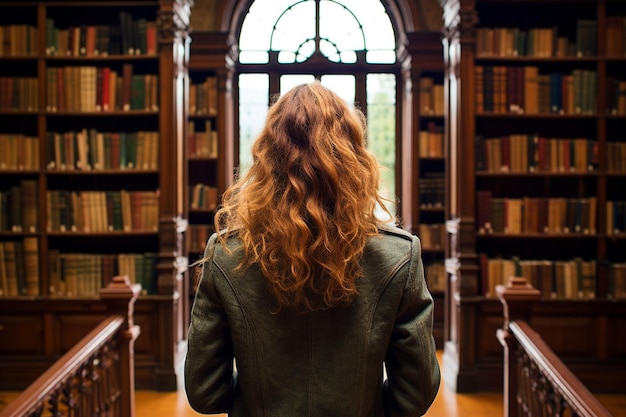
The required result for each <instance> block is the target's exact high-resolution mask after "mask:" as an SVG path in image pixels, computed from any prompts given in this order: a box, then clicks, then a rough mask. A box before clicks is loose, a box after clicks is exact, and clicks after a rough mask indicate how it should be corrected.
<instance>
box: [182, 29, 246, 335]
mask: <svg viewBox="0 0 626 417" xmlns="http://www.w3.org/2000/svg"><path fill="white" fill-rule="evenodd" d="M229 51H230V48H229V43H228V39H227V37H226V36H225V35H224V34H223V33H216V32H194V33H192V42H191V51H190V58H189V86H190V88H189V97H188V103H189V122H188V124H187V131H186V137H187V141H186V142H185V143H186V161H187V171H186V179H185V181H184V183H185V184H186V198H185V202H186V207H187V215H188V219H189V228H188V231H187V233H186V236H185V251H186V253H187V256H188V258H189V260H190V262H193V261H195V260H197V259H199V258H200V257H201V256H202V254H203V252H204V247H205V244H206V242H207V240H208V238H209V236H210V234H211V233H212V232H213V231H214V226H213V220H214V217H213V215H214V214H215V209H216V208H217V206H218V205H219V198H220V196H221V195H222V193H223V192H224V191H225V190H226V188H227V187H228V185H230V184H231V183H232V180H233V178H234V159H233V155H234V153H233V152H234V147H235V141H234V138H233V132H234V121H233V112H232V108H233V97H232V87H231V85H230V83H231V81H230V80H232V74H231V72H232V70H231V65H230V63H229ZM196 273H197V271H190V273H189V276H188V277H187V279H186V280H185V282H186V285H187V287H188V289H189V291H188V294H189V298H188V303H189V304H188V305H187V308H186V309H185V311H186V312H189V310H190V308H191V303H192V301H193V297H194V293H195V291H194V288H195V285H196V280H197V275H196ZM186 322H187V323H188V318H187V320H186Z"/></svg>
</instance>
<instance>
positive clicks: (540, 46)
mask: <svg viewBox="0 0 626 417" xmlns="http://www.w3.org/2000/svg"><path fill="white" fill-rule="evenodd" d="M597 26H598V22H597V21H596V20H592V19H578V20H577V21H576V33H575V38H574V39H573V40H572V39H570V38H568V37H567V36H563V35H561V34H560V33H559V28H558V27H551V28H531V29H528V30H525V29H521V28H519V27H495V28H486V27H484V28H478V29H476V56H477V57H515V56H533V57H566V56H577V57H581V56H595V55H596V54H597V45H596V43H597V41H596V39H597ZM608 44H609V40H608V39H607V46H608Z"/></svg>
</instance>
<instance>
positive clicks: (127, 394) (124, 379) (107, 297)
mask: <svg viewBox="0 0 626 417" xmlns="http://www.w3.org/2000/svg"><path fill="white" fill-rule="evenodd" d="M140 293H141V285H139V284H132V283H131V282H130V279H129V278H128V277H127V276H117V277H114V278H113V280H112V281H111V283H109V285H107V286H106V287H104V288H102V289H101V290H100V299H101V300H102V301H103V302H104V303H105V304H106V307H107V311H108V312H110V313H111V314H119V315H121V316H122V317H124V319H125V328H124V330H123V332H122V338H121V339H122V340H120V368H121V373H120V390H121V398H120V407H121V410H120V411H121V415H122V416H127V417H134V415H135V355H134V352H135V348H134V344H135V340H136V339H137V337H138V336H139V332H140V329H139V326H137V325H135V323H134V322H133V311H134V304H135V300H136V299H137V297H139V294H140Z"/></svg>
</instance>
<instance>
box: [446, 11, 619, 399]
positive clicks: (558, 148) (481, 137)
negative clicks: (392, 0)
mask: <svg viewBox="0 0 626 417" xmlns="http://www.w3.org/2000/svg"><path fill="white" fill-rule="evenodd" d="M440 4H441V6H442V7H443V9H444V15H443V17H444V24H445V25H446V28H445V38H444V41H443V44H444V56H445V60H446V63H447V68H446V79H445V81H446V86H447V87H448V90H447V91H448V94H449V95H448V97H449V103H450V105H449V107H448V108H447V109H446V110H447V117H446V123H447V125H448V126H449V127H450V129H449V131H448V132H447V141H448V143H449V148H448V154H447V156H448V164H449V169H448V171H447V176H448V180H447V184H446V190H447V196H446V199H447V203H448V204H447V206H446V215H445V218H446V225H447V229H448V247H447V249H446V258H447V260H446V266H447V268H446V269H447V271H448V273H449V280H450V287H451V292H452V296H451V297H450V298H449V302H448V303H447V305H446V311H447V314H448V315H449V316H450V322H451V323H452V326H451V329H450V333H449V335H448V336H449V337H448V338H447V340H446V346H445V350H446V353H445V354H444V358H445V362H447V367H448V369H454V370H455V371H454V372H452V373H451V374H450V375H448V376H447V380H448V381H449V382H450V383H451V385H453V386H454V387H455V388H456V389H457V391H461V392H464V391H475V390H501V389H502V388H501V387H502V385H501V383H502V382H501V381H502V369H501V368H500V367H497V366H487V365H486V364H488V363H498V364H501V363H502V358H501V352H502V350H501V347H500V346H498V343H497V341H496V340H494V338H491V339H489V338H488V336H489V335H492V334H493V333H495V331H496V329H497V328H498V327H499V326H501V314H502V312H501V306H498V305H497V303H493V301H492V297H491V296H492V295H493V287H494V286H495V285H496V284H498V283H504V280H506V279H507V278H508V277H509V276H511V275H523V276H525V277H526V278H527V279H529V280H530V281H531V282H532V283H533V285H534V286H535V287H537V288H539V289H540V290H541V291H542V293H543V299H542V301H541V302H540V303H539V304H538V305H537V306H536V307H535V312H534V314H533V323H532V325H533V327H534V328H536V329H538V331H539V333H540V334H541V335H542V337H544V338H545V339H546V341H547V342H548V344H549V345H551V347H552V348H553V349H554V350H555V351H556V353H557V354H559V355H560V356H561V357H562V358H563V359H564V360H565V362H566V363H567V362H568V361H574V362H576V366H577V367H576V372H577V376H578V377H579V378H580V379H581V380H583V382H585V383H586V384H587V385H588V386H589V387H590V388H591V389H592V391H594V392H596V391H598V392H600V391H604V390H606V391H610V390H612V389H615V386H616V384H618V383H617V381H618V379H619V375H620V373H621V375H623V374H624V372H626V368H625V367H624V363H623V361H621V359H620V357H619V354H617V352H620V351H622V349H623V346H621V345H620V344H619V343H618V342H615V341H614V338H613V335H614V334H618V333H620V334H621V333H623V332H624V331H626V329H625V328H624V325H623V322H620V320H621V319H620V318H623V317H624V316H626V310H624V309H623V306H624V305H625V304H624V303H623V302H619V303H617V304H615V303H614V299H615V298H622V297H625V296H626V291H625V290H623V289H621V286H626V279H625V278H623V277H622V272H621V270H622V269H623V268H622V265H623V264H624V262H625V261H626V257H625V256H624V253H626V245H625V241H624V240H619V239H614V238H612V237H611V236H610V235H609V233H608V232H607V228H609V226H608V224H607V221H608V220H611V219H613V217H612V216H614V217H615V218H614V220H615V224H616V225H617V226H615V228H616V229H617V231H616V233H617V234H616V235H619V234H620V233H621V230H622V229H623V228H624V227H625V226H624V225H623V224H622V220H621V217H620V216H621V210H622V208H621V207H622V205H623V204H622V201H624V200H626V188H624V187H623V186H622V185H620V180H621V178H622V174H623V173H622V170H625V169H626V163H624V162H626V160H623V159H619V158H618V157H617V156H616V155H619V154H620V153H621V151H622V149H623V146H624V145H626V143H625V142H626V141H625V140H624V136H623V131H624V130H623V129H624V127H626V126H625V125H624V121H623V119H622V117H620V116H621V115H620V116H617V115H616V114H612V113H616V112H618V111H621V110H619V108H618V104H619V103H618V101H611V100H612V99H615V96H613V95H612V94H613V92H614V90H616V86H626V84H620V83H621V82H622V81H626V80H625V79H624V77H623V75H622V74H624V71H623V70H624V68H625V67H624V65H623V64H624V63H623V59H622V58H621V57H620V58H613V57H612V56H611V55H609V53H608V51H609V45H610V44H611V42H614V41H615V39H616V37H615V36H613V37H611V36H609V35H608V34H607V29H608V25H609V21H610V20H612V19H615V20H617V21H619V22H623V21H625V20H626V1H623V0H597V1H596V0H580V1H576V2H566V1H560V0H557V1H551V0H547V1H522V0H519V1H508V0H476V1H471V0H440ZM564 8H567V13H563V9H564ZM548 16H551V17H550V18H548ZM620 30H622V32H623V29H620ZM622 34H623V33H622ZM623 47H624V45H623V44H622V45H621V46H619V47H618V49H619V48H622V49H623ZM611 48H613V49H615V45H612V46H611ZM613 49H612V50H613ZM624 52H626V50H623V51H621V52H620V53H622V54H623V53H624ZM620 89H621V87H620ZM624 104H626V103H624ZM622 110H624V113H626V108H625V109H622ZM610 208H611V209H612V210H613V212H612V213H613V214H610V213H609V209H610ZM550 219H551V220H550ZM546 230H549V232H542V231H546ZM490 231H493V232H490ZM622 283H623V284H622ZM481 297H482V298H481ZM555 297H556V298H555ZM581 306H585V308H581ZM609 306H610V308H609ZM615 306H617V310H613V308H614V307H615ZM587 307H589V308H587ZM620 308H621V309H622V310H620ZM609 310H610V311H611V312H612V313H611V314H616V316H615V318H614V317H613V316H609V315H608V311H609ZM601 323H603V324H601ZM602 325H606V327H601V326H602ZM473 329H478V331H477V332H476V334H473V333H472V332H473ZM598 329H602V330H598ZM592 332H595V333H593V334H594V335H595V337H594V338H593V340H594V342H593V343H588V344H586V343H582V342H578V341H577V340H578V339H579V335H580V334H587V333H592ZM616 332H617V333H616ZM598 366H601V367H606V368H610V369H611V371H609V372H606V373H605V374H603V375H602V378H598V377H597V375H594V369H595V368H596V367H598ZM444 368H446V363H444ZM618 385H619V384H618Z"/></svg>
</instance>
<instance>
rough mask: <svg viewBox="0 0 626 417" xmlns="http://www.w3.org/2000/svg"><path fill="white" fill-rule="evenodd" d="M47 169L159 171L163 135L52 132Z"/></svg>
mask: <svg viewBox="0 0 626 417" xmlns="http://www.w3.org/2000/svg"><path fill="white" fill-rule="evenodd" d="M46 137H47V141H48V143H47V151H48V152H47V153H48V161H47V168H48V169H49V170H60V171H92V170H93V171H98V170H108V169H133V170H139V171H141V170H156V169H157V168H158V164H159V132H156V131H138V132H99V131H97V130H96V129H82V130H80V131H72V132H64V133H57V132H48V133H47V135H46Z"/></svg>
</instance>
